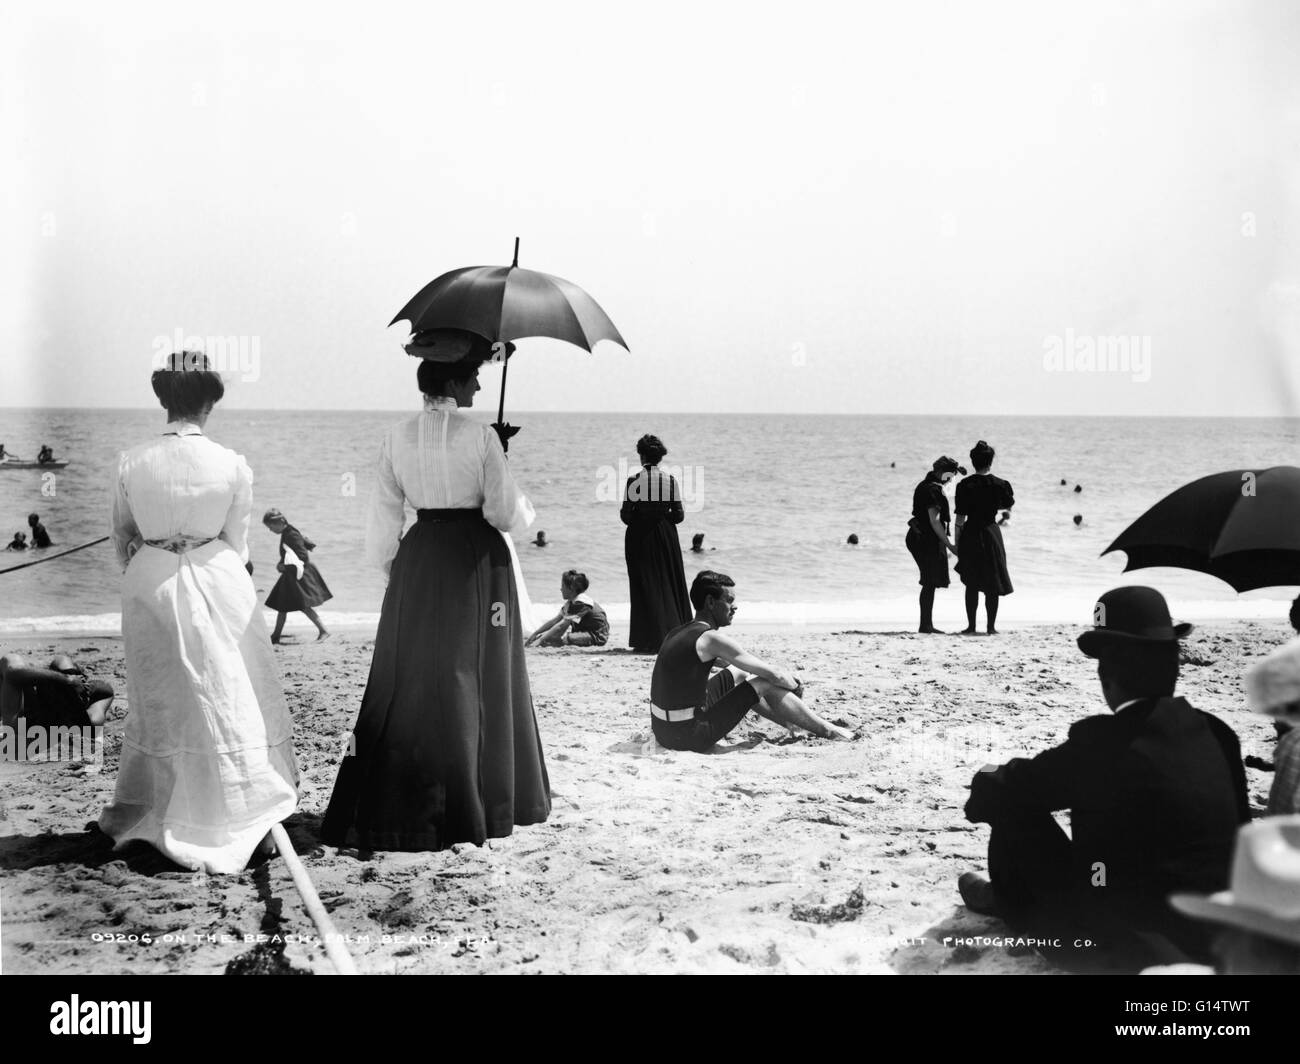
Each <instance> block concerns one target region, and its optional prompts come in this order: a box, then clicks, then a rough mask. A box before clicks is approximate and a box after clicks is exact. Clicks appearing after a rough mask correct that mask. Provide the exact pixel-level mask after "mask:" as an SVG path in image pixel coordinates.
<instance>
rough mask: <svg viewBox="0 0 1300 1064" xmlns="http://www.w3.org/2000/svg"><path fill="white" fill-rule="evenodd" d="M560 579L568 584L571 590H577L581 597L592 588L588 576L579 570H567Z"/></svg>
mask: <svg viewBox="0 0 1300 1064" xmlns="http://www.w3.org/2000/svg"><path fill="white" fill-rule="evenodd" d="M560 579H561V580H563V581H564V583H566V584H568V585H569V586H570V587H571V588H575V589H576V590H577V592H578V594H579V595H581V594H582V593H583V592H584V591H586V590H587V588H589V587H591V583H590V581H588V579H587V574H586V573H580V572H578V570H577V569H568V570H566V571H565V573H564V575H563V576H562V577H560Z"/></svg>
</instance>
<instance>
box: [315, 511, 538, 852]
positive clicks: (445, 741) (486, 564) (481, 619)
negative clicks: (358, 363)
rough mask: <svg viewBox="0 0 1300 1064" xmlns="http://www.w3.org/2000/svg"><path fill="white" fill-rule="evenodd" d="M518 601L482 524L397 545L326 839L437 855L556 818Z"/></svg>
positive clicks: (431, 526) (493, 535)
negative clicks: (460, 844)
mask: <svg viewBox="0 0 1300 1064" xmlns="http://www.w3.org/2000/svg"><path fill="white" fill-rule="evenodd" d="M516 598H517V593H516V588H515V580H514V574H513V572H512V570H511V565H510V553H509V551H508V550H507V548H506V545H505V542H504V541H503V540H502V538H501V535H500V533H498V532H497V531H496V530H495V529H493V528H492V527H491V526H490V525H489V524H487V522H486V521H484V520H483V519H482V518H481V517H478V518H475V519H474V520H458V521H440V522H431V521H425V520H424V519H421V520H420V521H417V522H416V524H415V525H413V526H412V527H411V529H410V530H409V531H408V532H407V533H406V535H405V536H403V537H402V542H401V544H400V546H399V547H398V551H397V557H396V558H395V559H394V561H393V567H392V571H391V574H390V579H389V583H388V591H387V593H386V594H385V595H384V605H383V611H382V613H381V614H380V619H379V631H378V633H377V634H376V636H375V650H374V656H373V658H372V659H371V663H370V679H369V682H368V683H367V684H366V693H365V695H364V697H363V698H362V701H361V713H360V715H359V717H358V719H357V724H356V728H355V731H354V736H355V753H350V754H347V755H345V756H344V759H343V764H342V766H341V767H340V769H339V774H338V779H337V781H336V782H335V784H334V793H333V795H332V796H331V797H330V802H329V808H328V809H327V810H326V812H325V821H324V824H323V825H322V829H321V839H322V840H323V841H324V842H326V843H328V844H330V845H332V846H345V845H352V844H355V845H358V846H360V847H362V848H364V849H372V850H441V849H446V848H447V847H448V846H451V845H452V844H454V843H457V842H473V843H475V844H478V845H482V844H483V842H484V841H486V840H487V839H489V838H500V837H501V836H504V835H509V834H510V833H511V831H512V830H513V829H514V826H515V825H516V824H519V825H524V824H540V823H541V822H542V821H544V820H545V819H546V818H547V816H548V815H550V811H551V798H550V794H551V789H550V781H549V780H548V778H547V774H546V764H545V761H544V760H543V756H542V743H541V737H540V736H539V735H538V732H537V718H536V717H535V716H534V713H533V700H532V694H531V692H530V690H529V685H528V672H527V669H526V667H525V664H524V641H523V634H522V632H521V630H520V623H519V607H518V603H517V601H516Z"/></svg>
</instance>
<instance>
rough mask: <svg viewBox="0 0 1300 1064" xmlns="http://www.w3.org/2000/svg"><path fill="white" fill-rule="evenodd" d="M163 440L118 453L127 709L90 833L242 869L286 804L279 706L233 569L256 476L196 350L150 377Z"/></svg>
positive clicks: (116, 533) (293, 795)
mask: <svg viewBox="0 0 1300 1064" xmlns="http://www.w3.org/2000/svg"><path fill="white" fill-rule="evenodd" d="M152 384H153V390H154V394H155V395H157V396H158V400H159V402H160V403H161V404H162V405H163V406H164V407H165V408H166V410H167V428H166V431H165V432H163V434H162V435H161V436H158V437H157V438H155V439H153V440H150V441H148V442H147V443H143V444H140V445H139V446H137V447H134V448H132V449H131V450H129V451H126V452H125V453H124V454H122V456H121V458H120V460H119V463H118V469H117V478H116V481H115V483H114V485H113V487H114V495H113V529H112V537H113V545H114V546H115V548H116V549H117V557H118V561H119V562H120V563H121V565H122V567H123V569H124V570H125V576H124V577H123V578H122V641H123V643H124V645H125V650H126V686H127V700H128V703H129V705H130V711H129V712H128V714H127V718H126V732H125V735H124V736H123V739H122V759H121V764H120V767H119V769H118V774H117V787H116V789H115V791H114V794H113V802H112V804H111V805H109V806H108V807H107V808H106V809H105V810H104V811H103V813H102V814H101V815H100V818H99V826H100V828H101V829H102V830H103V831H104V832H105V833H106V834H108V835H110V836H112V838H113V839H114V840H115V841H116V843H117V845H118V847H121V846H124V845H125V844H126V843H128V842H130V841H131V840H133V839H140V840H143V841H145V842H148V843H150V844H151V845H153V846H154V847H156V848H157V849H158V850H160V851H161V852H162V853H164V854H165V855H166V856H168V857H170V858H171V859H172V860H173V861H175V862H176V863H177V864H179V865H183V866H184V867H186V868H193V869H204V870H206V871H208V872H238V871H241V870H242V869H243V868H244V867H245V865H246V864H247V863H248V860H249V858H250V857H251V856H252V855H253V854H254V852H255V851H256V850H257V849H259V847H263V848H266V849H269V840H267V841H266V842H265V843H264V840H266V836H267V832H268V831H269V830H270V829H271V827H272V826H273V825H275V824H277V823H278V822H280V821H281V820H283V819H284V818H285V817H287V816H288V815H289V814H290V813H292V812H293V810H294V809H295V807H296V806H297V804H298V768H297V763H296V761H295V759H294V753H293V732H292V725H291V723H290V719H289V708H288V706H287V705H286V704H285V700H284V691H283V689H282V688H281V686H280V677H279V674H278V672H277V671H276V666H275V657H274V655H273V652H272V650H271V646H270V643H268V641H267V632H266V626H265V623H264V622H263V620H262V611H261V610H260V609H259V608H258V605H257V592H256V590H255V589H254V587H253V581H252V579H251V578H250V577H249V575H248V572H247V571H246V570H245V568H244V565H245V563H246V562H247V560H248V524H249V519H250V517H251V513H252V508H253V474H252V472H251V471H250V470H249V468H248V464H247V463H246V462H245V461H244V459H243V457H242V456H241V455H238V454H236V453H235V452H234V451H232V450H229V449H227V448H225V447H222V446H220V445H219V444H217V443H214V442H213V441H212V440H210V439H208V437H207V436H205V435H204V433H203V426H204V425H205V424H206V422H207V419H208V415H209V414H210V413H211V412H212V408H213V406H214V405H215V404H216V403H217V402H218V401H219V400H220V399H221V397H222V395H223V394H224V392H225V388H224V386H223V384H222V381H221V377H220V376H219V375H218V374H216V373H214V372H212V371H211V369H210V367H209V364H208V361H207V359H206V358H205V357H204V356H203V355H201V354H197V353H195V352H181V353H178V354H176V355H173V356H172V357H171V359H170V360H169V363H168V365H167V366H165V367H164V368H161V369H159V370H157V371H156V372H155V373H154V374H153V379H152Z"/></svg>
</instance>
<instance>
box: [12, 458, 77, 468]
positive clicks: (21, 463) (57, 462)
mask: <svg viewBox="0 0 1300 1064" xmlns="http://www.w3.org/2000/svg"><path fill="white" fill-rule="evenodd" d="M68 461H69V460H68V459H67V458H55V459H52V460H51V461H48V462H38V461H37V460H36V459H35V458H0V469H62V468H63V467H64V466H66V465H67V464H68Z"/></svg>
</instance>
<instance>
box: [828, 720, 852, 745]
mask: <svg viewBox="0 0 1300 1064" xmlns="http://www.w3.org/2000/svg"><path fill="white" fill-rule="evenodd" d="M822 738H823V739H831V740H833V741H835V742H852V741H853V740H854V739H856V738H857V736H856V735H854V734H853V733H852V732H851V731H849V729H848V728H841V727H839V725H837V724H827V725H826V734H825V735H823V736H822Z"/></svg>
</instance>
